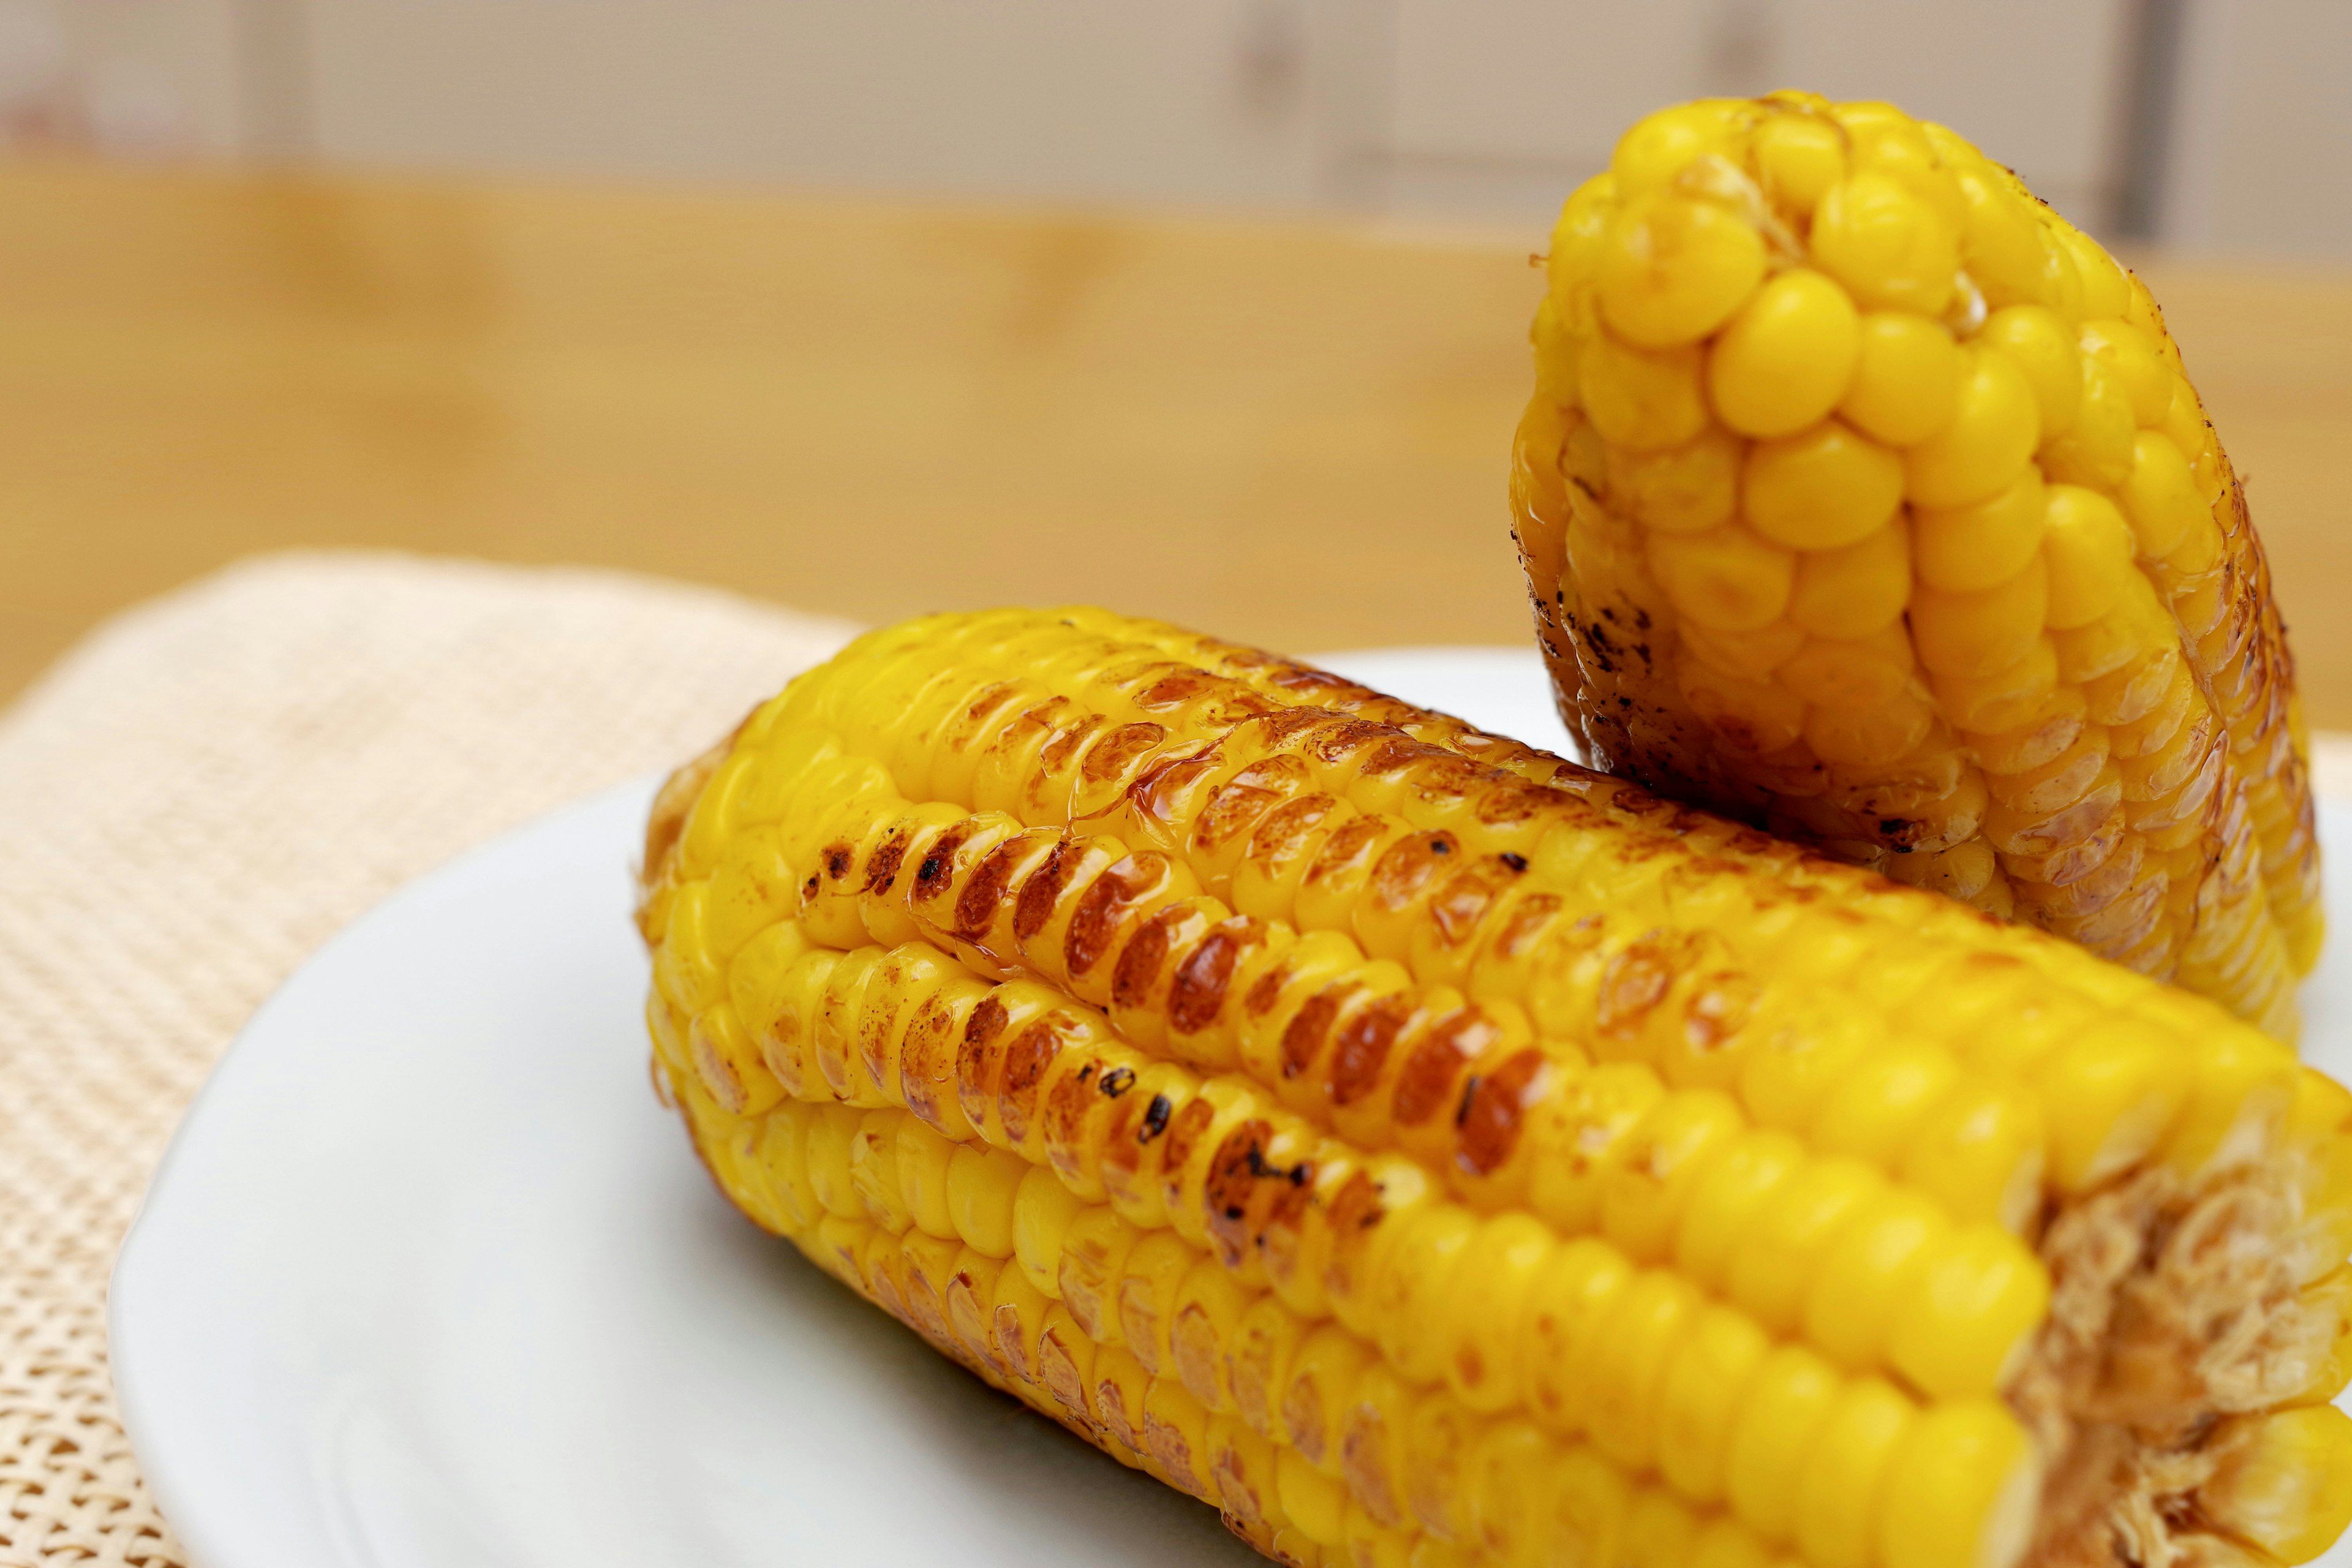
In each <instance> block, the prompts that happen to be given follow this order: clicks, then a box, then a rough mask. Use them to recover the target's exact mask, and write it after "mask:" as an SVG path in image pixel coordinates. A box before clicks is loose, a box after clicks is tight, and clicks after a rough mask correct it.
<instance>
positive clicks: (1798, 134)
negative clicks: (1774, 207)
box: [1753, 114, 1845, 217]
mask: <svg viewBox="0 0 2352 1568" xmlns="http://www.w3.org/2000/svg"><path fill="white" fill-rule="evenodd" d="M1753 146H1754V152H1755V157H1756V172H1757V177H1758V178H1759V179H1760V180H1761V181H1762V182H1763V185H1764V194H1765V195H1766V196H1768V197H1769V198H1770V199H1771V200H1773V201H1775V202H1778V203H1780V205H1783V206H1785V207H1787V208H1788V209H1789V210H1790V212H1792V213H1796V214H1800V215H1802V216H1806V217H1811V216H1812V212H1813V209H1814V208H1815V207H1817V206H1819V205H1821V200H1822V197H1823V196H1825V195H1828V194H1829V192H1830V188H1831V187H1832V186H1833V185H1835V184H1837V183H1838V182H1839V181H1841V180H1843V179H1844V178H1845V138H1844V136H1843V135H1842V134H1841V133H1840V132H1839V131H1838V128H1837V127H1836V126H1834V125H1832V124H1831V123H1830V122H1829V121H1826V120H1815V119H1812V118H1811V117H1809V116H1804V115H1796V114H1776V115H1774V116H1772V118H1770V119H1769V120H1767V121H1765V122H1764V123H1763V124H1762V125H1759V126H1758V127H1757V128H1756V136H1755V141H1754V143H1753Z"/></svg>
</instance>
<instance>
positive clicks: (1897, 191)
mask: <svg viewBox="0 0 2352 1568" xmlns="http://www.w3.org/2000/svg"><path fill="white" fill-rule="evenodd" d="M1811 243H1812V252H1813V260H1814V261H1815V262H1816V263H1817V264H1818V265H1819V266H1820V267H1821V268H1822V270H1823V271H1824V272H1827V273H1828V274H1829V275H1830V276H1831V277H1832V278H1834V279H1837V280H1838V281H1839V282H1840V283H1842V284H1843V285H1845V288H1846V290H1847V291H1848V292H1849V293H1851V294H1852V295H1853V297H1854V299H1855V300H1856V301H1857V302H1858V303H1860V304H1862V305H1863V306H1864V307H1865V308H1868V309H1872V310H1880V309H1885V310H1916V311H1917V312H1919V313H1920V314H1921V315H1923V316H1935V315H1940V314H1941V313H1942V311H1943V309H1944V303H1945V301H1946V300H1949V299H1950V298H1951V295H1952V283H1953V278H1954V275H1955V273H1957V272H1958V268H1959V240H1958V236H1957V235H1956V234H1954V233H1953V231H1952V226H1951V225H1950V224H1949V223H1948V221H1947V220H1946V219H1945V217H1944V216H1943V215H1942V214H1940V213H1938V212H1937V211H1936V210H1935V208H1933V207H1931V206H1930V205H1927V203H1926V202H1924V201H1922V200H1921V199H1920V198H1919V197H1918V196H1917V195H1914V194H1913V193H1912V192H1911V191H1909V190H1907V189H1906V188H1905V187H1904V185H1903V184H1902V183H1901V182H1900V181H1898V180H1895V179H1894V178H1892V177H1890V176H1889V175H1886V174H1879V173H1877V172H1875V171H1871V170H1864V171H1862V172H1860V173H1857V174H1850V175H1848V176H1847V177H1846V178H1845V179H1843V180H1842V181H1840V182H1839V183H1838V184H1835V185H1832V187H1830V189H1829V191H1828V193H1827V194H1826V195H1823V196H1822V204H1821V207H1820V210H1818V211H1817V212H1815V213H1814V215H1813V227H1812V236H1811Z"/></svg>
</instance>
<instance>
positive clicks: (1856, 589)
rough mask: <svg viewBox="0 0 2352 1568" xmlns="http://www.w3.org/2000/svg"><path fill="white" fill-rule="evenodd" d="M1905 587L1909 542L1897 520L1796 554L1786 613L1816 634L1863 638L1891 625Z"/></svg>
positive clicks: (1906, 590)
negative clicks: (1844, 542) (1838, 543)
mask: <svg viewBox="0 0 2352 1568" xmlns="http://www.w3.org/2000/svg"><path fill="white" fill-rule="evenodd" d="M1910 592H1911V541H1910V535H1909V534H1908V533H1907V532H1906V531H1905V529H1904V527H1903V524H1902V522H1901V521H1900V520H1899V519H1898V520H1895V521H1889V522H1887V523H1885V524H1884V525H1882V526H1881V527H1879V528H1877V529H1874V530H1873V531H1871V532H1869V533H1866V534H1864V535H1863V536H1862V538H1860V539H1858V540H1856V541H1855V542H1853V543H1852V544H1848V545H1845V546H1843V547H1842V548H1838V549H1832V550H1809V551H1806V552H1804V553H1803V554H1801V555H1800V556H1799V557H1798V558H1797V575H1796V580H1795V582H1794V583H1793V584H1792V585H1791V586H1790V590H1789V607H1788V616H1789V618H1790V620H1792V621H1794V622H1795V623H1796V624H1797V625H1798V626H1802V627H1803V628H1804V629H1805V630H1807V631H1809V632H1811V633H1812V634H1813V635H1814V636H1815V637H1843V638H1848V639H1853V638H1860V637H1870V636H1872V635H1874V634H1875V633H1878V632H1882V631H1885V629H1887V628H1888V627H1890V626H1894V625H1895V622H1896V621H1897V620H1898V619H1899V618H1900V617H1901V616H1902V614H1903V607H1904V605H1905V604H1906V601H1907V600H1908V598H1909V596H1910Z"/></svg>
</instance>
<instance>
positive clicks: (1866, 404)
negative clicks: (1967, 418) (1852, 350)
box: [1837, 310, 1963, 447]
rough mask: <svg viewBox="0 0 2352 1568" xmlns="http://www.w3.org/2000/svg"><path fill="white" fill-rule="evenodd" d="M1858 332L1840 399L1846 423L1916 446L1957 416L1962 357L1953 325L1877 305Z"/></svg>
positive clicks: (1896, 443) (1895, 442)
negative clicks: (1850, 373)
mask: <svg viewBox="0 0 2352 1568" xmlns="http://www.w3.org/2000/svg"><path fill="white" fill-rule="evenodd" d="M1859 337H1860V342H1859V345H1858V349H1857V353H1856V354H1855V363H1854V369H1853V379H1852V381H1851V382H1850V383H1849V384H1847V387H1846V391H1845V395H1844V397H1843V399H1841V400H1840V402H1839V403H1838V405H1837V409H1838V413H1839V414H1840V415H1841V416H1843V417H1844V419H1845V421H1846V423H1848V424H1850V425H1852V426H1854V427H1855V428H1856V429H1858V430H1860V431H1862V432H1863V433H1864V435H1867V436H1870V437H1874V439H1877V440H1880V441H1884V442H1885V443H1886V444H1887V445H1889V446H1892V447H1916V446H1917V445H1918V444H1919V443H1920V442H1922V441H1925V440H1927V438H1928V437H1931V436H1934V435H1936V434H1937V433H1938V432H1940V431H1941V430H1942V429H1943V428H1944V427H1945V426H1947V425H1949V424H1950V423H1951V422H1952V416H1954V415H1955V414H1957V413H1958V411H1959V405H1960V372H1961V369H1962V364H1963V362H1962V360H1961V358H1960V351H1959V345H1958V344H1957V343H1955V342H1953V341H1952V331H1951V329H1950V328H1949V327H1947V326H1945V325H1944V324H1943V323H1942V322H1941V321H1930V320H1928V319H1927V317H1925V316H1920V315H1914V314H1912V313H1911V312H1909V311H1907V310H1873V311H1872V312H1871V313H1870V314H1868V315H1866V316H1864V317H1863V318H1862V325H1861V331H1860V334H1859Z"/></svg>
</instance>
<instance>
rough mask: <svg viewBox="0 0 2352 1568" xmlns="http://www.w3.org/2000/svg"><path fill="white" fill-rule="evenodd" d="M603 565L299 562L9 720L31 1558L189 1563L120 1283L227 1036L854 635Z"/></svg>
mask: <svg viewBox="0 0 2352 1568" xmlns="http://www.w3.org/2000/svg"><path fill="white" fill-rule="evenodd" d="M850 629H851V628H849V627H848V626H845V625H843V624H841V623H838V622H834V621H828V620H822V619H817V618H814V617H810V616H796V615H792V614H788V613H785V612H783V611H780V610H773V609H766V608H761V607H760V606H757V605H751V604H748V603H745V602H743V601H741V600H737V599H732V598H729V597H727V596H725V595H719V594H716V593H711V592H708V591H704V590H698V589H692V588H687V587H682V586H677V585H673V584H661V583H654V582H649V581H645V580H640V579H633V578H629V577H625V576H620V575H615V574H604V573H592V572H583V571H572V570H541V571H527V570H518V569H513V568H503V567H493V566H484V565H477V564H471V563H457V562H438V561H423V560H415V559H410V558H405V557H399V556H387V555H326V554H313V555H289V556H276V557H268V558H264V559H261V560H257V561H254V562H250V563H246V564H243V565H240V566H237V567H235V568H233V569H231V570H229V571H227V572H225V573H222V574H219V575H217V576H215V577H211V578H207V579H205V580H204V581H203V582H200V583H198V584H194V586H192V587H189V588H187V589H184V590H183V591H182V592H180V593H177V594H174V595H171V596H170V597H168V598H165V599H162V600H159V601H157V602H155V603H153V604H151V605H145V606H142V607H141V608H139V609H136V610H133V611H131V612H130V613H128V614H126V615H124V616H121V617H120V618H118V619H117V620H115V621H113V622H111V623H110V625H108V626H105V627H103V628H101V629H100V631H99V632H98V633H96V634H95V635H94V636H92V637H90V638H89V640H88V641H87V642H85V643H84V644H82V645H81V647H79V648H78V649H76V650H75V651H74V652H73V653H72V654H70V655H68V657H67V658H66V659H65V660H64V661H63V662H62V663H60V664H59V665H58V667H57V668H55V669H53V670H52V671H50V672H49V674H48V675H47V677H45V678H44V679H42V681H41V682H40V683H39V684H38V685H37V686H36V687H35V688H34V689H32V690H31V691H29V692H28V693H26V696H25V698H24V699H23V700H22V701H21V702H20V703H19V704H17V706H16V708H15V709H14V710H12V711H10V712H8V713H6V714H5V715H0V1564H5V1565H6V1568H26V1565H29V1564H40V1565H42V1568H51V1565H55V1564H64V1563H75V1564H84V1563H89V1564H115V1563H150V1564H164V1563H179V1562H181V1561H183V1557H182V1554H181V1552H180V1550H179V1547H178V1544H177V1542H175V1541H174V1540H173V1536H172V1532H171V1527H170V1525H169V1524H168V1523H167V1522H165V1521H163V1520H162V1519H160V1518H159V1517H158V1516H157V1514H156V1511H155V1508H154V1505H153V1504H152V1501H151V1500H149V1499H148V1497H147V1495H146V1492H145V1489H143V1488H142V1485H141V1484H140V1479H139V1474H138V1470H137V1468H136V1466H135V1464H134V1463H133V1461H132V1459H131V1450H130V1447H129V1445H128V1443H127V1442H126V1441H125V1440H124V1437H123V1434H122V1428H121V1423H120V1421H119V1419H118V1418H117V1416H116V1414H115V1409H114V1402H113V1398H112V1394H111V1392H110V1386H109V1383H108V1377H107V1367H106V1340H105V1325H104V1310H105V1290H106V1277H107V1270H108V1269H109V1268H110V1266H111V1264H112V1262H113V1258H114V1249H115V1247H116V1244H117V1243H118V1242H119V1241H120V1240H121V1236H122V1232H123V1230H124V1227H125V1226H127V1225H128V1224H129V1223H130V1220H131V1214H132V1211H133V1210H134V1208H135V1207H136V1206H137V1204H138V1200H139V1194H140V1193H141V1191H142V1189H143V1188H144V1186H145V1184H146V1181H147V1175H148V1173H149V1171H150V1170H152V1168H153V1165H154V1163H155V1161H156V1158H157V1157H158V1156H159V1155H160V1154H161V1153H162V1152H163V1143H164V1141H165V1140H166V1139H167V1138H168V1137H169V1136H170V1134H171V1131H172V1128H173V1125H174V1123H176V1122H177V1121H178V1120H179V1116H180V1112H181V1110H182V1109H183V1108H184V1106H185V1105H186V1103H187V1100H188V1097H189V1096H190V1095H191V1094H192V1093H194V1090H195V1088H196V1086H197V1084H198V1083H199V1082H201V1081H202V1079H203V1078H204V1076H205V1072H206V1070H207V1069H208V1068H210V1067H211V1066H212V1064H213V1060H214V1058H215V1056H217V1055H218V1053H219V1051H220V1048H221V1047H222V1046H223V1045H225V1044H226V1042H227V1040H228V1039H229V1037H230V1036H231V1035H232V1034H234V1033H235V1032H236V1029H237V1027H238V1026H240V1025H241V1024H243V1023H244V1021H245V1018H246V1016H247V1014H249V1013H250V1012H251V1011H252V1010H253V1008H254V1006H255V1005H257V1003H259V1002H260V1001H261V999H262V998H263V997H264V996H265V995H267V994H268V992H269V991H270V990H271V989H272V988H274V987H275V986H276V985H277V984H278V982H279V981H280V980H282V979H284V978H285V976H286V974H287V973H288V972H289V970H291V969H292V968H293V967H294V966H295V965H296V964H297V963H299V962H300V961H301V960H302V958H303V957H304V956H305V955H307V954H308V953H309V952H310V951H311V950H312V949H313V948H315V947H316V946H318V944H319V943H320V942H321V941H323V940H324V939H325V938H326V937H327V936H329V935H330V934H331V933H332V932H333V931H335V930H336V929H337V928H338V927H340V926H341V925H342V924H344V923H345V922H346V921H350V920H351V919H352V917H353V916H355V915H357V914H359V913H360V912H361V911H362V910H365V909H366V908H367V907H368V906H369V905H371V904H373V903H374V902H375V901H376V900H378V899H380V898H382V897H383V895H384V894H385V893H387V892H389V891H390V890H391V889H394V887H396V886H398V885H399V884H400V883H402V882H404V881H406V880H407V879H410V878H412V877H415V875H417V874H418V873H419V872H422V871H425V870H426V869H428V868H431V867H433V866H434V865H436V863H438V862H440V861H442V860H446V859H447V858H449V857H450V856H452V855H454V854H456V853H457V852H458V851H459V850H461V849H464V848H466V847H468V846H470V845H473V844H476V843H478V842H480V841H481V840H483V839H485V838H488V837H491V836H492V835H494V834H497V833H499V831H501V830H503V829H505V828H508V827H510V826H514V825H515V824H517V823H519V822H520V821H522V820H523V819H525V818H527V817H530V816H534V815H536V814H538V813H540V812H541V811H544V810H546V809H548V808H549V807H551V806H554V805H560V804H562V802H564V801H567V800H571V799H572V798H575V797H577V796H580V795H586V794H588V793H590V792H591V791H593V790H595V789H597V788H599V787H601V786H603V785H605V784H613V783H615V782H617V781H619V780H622V779H625V778H628V777H631V776H633V775H635V774H638V773H646V772H650V771H651V770H653V769H655V768H657V767H661V766H664V765H667V764H671V763H676V762H677V761H679V760H681V759H683V758H684V757H686V756H688V755H689V754H690V753H692V752H695V751H698V750H699V749H700V748H702V747H703V746H705V745H708V744H709V742H711V740H712V739H714V738H715V737H716V736H717V735H719V734H720V733H722V732H723V731H724V730H725V728H726V727H727V726H728V725H730V724H731V723H733V722H734V721H736V720H737V719H739V718H740V717H741V716H742V714H743V712H744V711H745V710H747V709H748V708H749V707H750V706H751V704H752V703H753V702H755V701H757V700H759V699H760V698H761V697H763V696H765V695H767V694H768V693H769V692H771V691H772V690H773V689H775V688H776V687H777V686H779V685H781V684H782V681H783V680H784V679H785V678H786V677H787V676H789V675H791V674H792V673H793V671H794V670H797V669H799V668H803V667H804V666H806V665H809V664H812V663H814V662H815V661H816V660H818V659H820V658H824V656H825V655H826V654H828V653H830V652H831V651H832V650H833V649H834V648H835V647H836V646H838V645H839V644H840V642H841V641H842V640H843V639H844V638H845V637H847V636H848V635H849V632H850Z"/></svg>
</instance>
